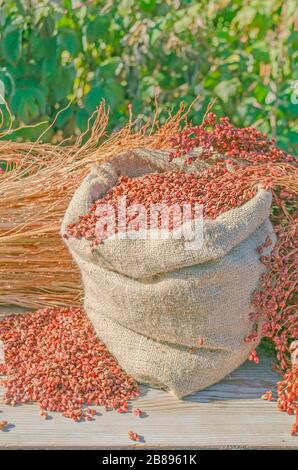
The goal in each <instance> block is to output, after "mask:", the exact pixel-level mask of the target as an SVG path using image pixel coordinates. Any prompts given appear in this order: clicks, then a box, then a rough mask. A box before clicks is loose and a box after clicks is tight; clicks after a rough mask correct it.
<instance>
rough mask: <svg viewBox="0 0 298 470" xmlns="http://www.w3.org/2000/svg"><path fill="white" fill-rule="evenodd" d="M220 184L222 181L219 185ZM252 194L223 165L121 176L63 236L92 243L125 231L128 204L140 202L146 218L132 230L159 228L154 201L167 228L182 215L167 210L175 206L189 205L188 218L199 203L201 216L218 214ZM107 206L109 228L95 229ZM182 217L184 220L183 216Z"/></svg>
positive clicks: (131, 215) (129, 215) (129, 217)
mask: <svg viewBox="0 0 298 470" xmlns="http://www.w3.org/2000/svg"><path fill="white" fill-rule="evenodd" d="M223 183H224V184H223ZM255 193H256V189H253V188H252V187H251V186H249V185H246V184H243V179H242V180H239V178H238V175H237V174H235V173H234V172H232V171H229V170H228V169H227V167H226V165H225V164H221V163H219V164H217V165H214V166H212V167H210V168H208V169H207V170H205V171H204V172H203V173H201V174H199V173H194V172H192V173H187V172H185V171H182V170H181V171H180V170H179V171H168V172H165V173H149V174H146V175H144V176H142V177H138V178H129V177H127V176H122V177H120V178H119V180H118V182H117V184H116V185H115V186H113V187H112V188H111V189H110V190H109V191H108V192H107V194H106V195H105V196H104V197H103V198H101V199H98V200H97V201H95V202H94V203H93V204H92V205H91V207H90V209H89V212H88V213H87V214H84V215H82V216H80V217H79V218H78V220H77V222H76V223H72V224H69V225H68V230H67V234H66V237H68V235H71V236H74V237H76V238H85V239H87V240H90V241H92V243H91V245H92V246H96V245H97V244H100V243H102V242H103V241H104V239H106V238H108V236H109V235H110V234H113V233H118V232H119V231H120V230H124V231H125V230H127V228H128V226H131V223H132V221H133V220H134V218H135V217H136V213H134V212H133V211H132V213H129V210H130V208H132V206H134V205H137V204H141V205H142V206H143V207H144V208H145V209H146V219H145V220H143V221H142V222H144V225H141V224H140V225H137V224H136V225H134V230H140V229H142V228H149V227H150V228H161V227H163V226H162V223H163V221H162V218H161V215H159V217H158V218H157V219H156V220H157V225H156V226H155V227H152V226H151V225H150V221H151V220H152V219H151V217H150V215H151V210H154V205H155V204H163V205H164V207H166V208H169V214H170V218H169V221H170V223H169V226H168V228H169V230H171V229H173V228H174V227H178V226H179V225H181V221H182V218H181V217H180V218H178V219H177V218H176V219H175V215H174V212H173V213H171V209H173V207H174V206H175V205H177V206H179V207H180V208H183V207H184V205H185V204H189V206H190V208H191V215H190V218H192V217H194V215H195V210H194V209H195V205H196V204H200V205H202V206H203V216H204V217H205V218H212V219H214V218H215V217H217V216H219V215H220V214H222V213H223V212H226V211H228V210H229V209H232V208H235V207H239V206H241V205H242V204H244V203H245V202H246V201H248V200H249V199H251V198H252V197H253V196H254V195H255ZM124 197H125V200H126V210H127V213H126V219H125V223H126V225H125V226H123V227H122V228H119V224H118V207H119V206H118V203H119V198H120V199H121V198H124ZM107 204H108V205H110V207H111V208H112V213H113V214H115V215H116V217H115V218H114V221H113V222H112V223H111V224H110V227H109V230H110V232H108V231H105V229H102V230H101V231H98V230H97V223H98V221H99V220H100V218H101V213H100V210H101V208H103V209H104V208H105V207H106V205H107ZM184 220H185V219H184Z"/></svg>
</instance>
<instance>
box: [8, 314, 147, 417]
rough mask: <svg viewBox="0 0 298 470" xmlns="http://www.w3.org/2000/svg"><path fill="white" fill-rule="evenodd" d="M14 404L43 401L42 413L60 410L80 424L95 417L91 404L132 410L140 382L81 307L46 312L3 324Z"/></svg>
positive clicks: (43, 414)
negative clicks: (125, 368) (101, 338)
mask: <svg viewBox="0 0 298 470" xmlns="http://www.w3.org/2000/svg"><path fill="white" fill-rule="evenodd" d="M0 339H1V340H2V341H3V343H4V356H5V363H4V364H1V365H0V375H4V376H6V377H5V378H4V380H3V384H4V386H5V396H4V398H5V401H6V403H8V404H12V405H13V404H16V403H25V402H29V401H34V402H37V403H38V404H39V405H40V407H41V410H40V415H41V416H42V417H43V418H45V419H46V418H47V417H48V414H47V411H58V412H60V413H62V414H63V416H65V417H68V418H71V419H73V420H75V421H80V420H82V419H87V420H88V419H92V416H93V415H94V414H96V410H94V409H90V408H85V405H91V404H94V405H100V406H104V407H106V408H109V409H113V408H115V409H116V408H122V409H123V410H124V411H127V410H128V401H129V400H132V399H134V398H135V397H136V396H138V395H139V390H138V385H137V383H136V382H135V380H134V379H133V378H132V377H130V376H129V375H127V374H126V373H125V372H124V371H123V370H122V369H121V368H120V366H119V365H118V364H117V362H116V360H115V359H114V357H113V356H112V355H111V354H110V353H109V351H108V350H107V348H106V347H105V345H104V344H102V343H101V342H100V341H99V340H98V339H97V338H96V336H95V334H94V332H93V329H92V326H91V324H90V322H89V320H88V318H87V316H86V314H85V313H84V312H83V311H82V310H81V309H79V308H45V309H42V310H38V311H36V312H33V313H29V314H26V315H21V316H20V315H11V316H8V317H6V318H5V319H4V320H3V321H1V322H0Z"/></svg>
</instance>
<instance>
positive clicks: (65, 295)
mask: <svg viewBox="0 0 298 470" xmlns="http://www.w3.org/2000/svg"><path fill="white" fill-rule="evenodd" d="M7 111H8V112H9V110H8V109H7ZM91 121H92V122H93V124H92V125H91V124H90V125H89V126H88V129H87V131H86V132H85V133H84V134H82V135H81V136H80V137H79V138H78V140H77V142H76V143H75V144H74V145H66V143H64V145H50V144H43V143H41V139H42V135H43V134H44V133H45V132H44V133H43V134H42V135H41V137H40V138H39V139H38V140H37V141H36V142H34V143H32V142H31V143H19V142H12V141H11V140H7V138H8V136H9V134H10V132H11V126H10V127H9V130H8V131H6V132H5V133H2V134H0V161H5V162H6V163H7V168H9V169H10V171H6V172H5V173H3V174H0V305H1V304H2V305H4V304H15V305H20V306H25V307H30V308H38V307H40V306H46V305H48V306H58V305H80V303H81V296H82V291H81V286H80V276H79V273H78V269H77V267H76V266H75V265H74V263H73V262H72V259H71V257H70V254H69V253H68V250H67V248H66V247H65V245H64V244H63V242H62V241H61V239H60V234H59V228H60V223H61V220H62V218H63V215H64V212H65V209H66V207H67V205H68V202H69V200H70V198H71V196H72V194H73V192H74V191H75V189H76V188H77V187H78V186H79V184H80V182H81V181H82V179H83V178H84V176H85V175H86V174H87V172H88V171H89V170H90V168H91V167H92V165H93V164H94V163H95V162H100V161H103V160H105V159H109V158H110V157H112V156H113V155H115V154H117V153H120V152H123V151H128V150H132V149H135V148H140V147H146V148H154V149H165V148H167V147H169V144H168V142H169V139H170V138H171V136H172V135H173V134H175V132H177V130H178V129H179V128H180V126H181V125H182V123H185V122H186V121H187V111H185V109H184V107H183V106H181V107H180V109H179V111H178V112H177V113H176V114H175V115H173V116H169V118H168V119H167V121H166V122H165V124H163V125H162V126H159V125H158V123H157V112H156V113H155V115H154V119H153V121H152V122H147V124H145V125H143V126H140V127H139V128H138V129H136V125H135V123H133V122H132V119H131V117H130V120H129V123H128V124H127V125H126V126H125V127H124V128H122V129H121V130H119V131H117V132H114V133H112V134H111V135H110V136H107V133H106V127H107V123H108V112H107V111H106V109H105V106H104V103H101V104H100V106H99V107H98V109H97V111H96V113H95V115H94V116H92V117H91V118H90V120H89V123H91ZM52 125H53V124H52ZM87 137H88V138H87ZM12 162H14V163H12Z"/></svg>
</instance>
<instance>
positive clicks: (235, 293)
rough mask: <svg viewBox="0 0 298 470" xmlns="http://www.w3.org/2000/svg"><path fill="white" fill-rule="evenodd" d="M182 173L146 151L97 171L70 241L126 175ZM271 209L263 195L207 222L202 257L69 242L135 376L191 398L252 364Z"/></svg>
mask: <svg viewBox="0 0 298 470" xmlns="http://www.w3.org/2000/svg"><path fill="white" fill-rule="evenodd" d="M175 167H176V165H175V164H174V163H169V162H168V156H167V154H166V153H164V152H153V151H150V152H148V151H145V150H140V151H135V152H131V153H129V154H122V155H120V156H117V157H114V158H113V159H112V160H110V161H109V162H108V163H104V164H102V165H99V166H97V167H96V168H94V170H93V171H92V172H91V174H89V175H88V176H87V177H86V178H85V180H84V181H83V182H82V184H81V186H80V187H79V188H78V190H77V191H76V193H75V194H74V196H73V198H72V200H71V202H70V204H69V207H68V209H67V211H66V214H65V217H64V220H63V223H62V234H65V233H66V228H67V225H68V224H69V223H73V222H76V221H77V218H78V216H79V215H82V214H85V213H86V212H87V211H88V208H89V206H90V204H91V203H92V202H93V201H94V200H96V199H98V198H99V197H102V196H103V195H104V194H105V193H106V192H107V190H108V189H109V188H111V187H112V186H113V185H114V184H115V183H116V181H117V179H118V177H119V175H120V174H121V175H128V176H139V175H142V174H144V173H147V172H152V171H155V172H156V171H164V170H167V169H169V168H175ZM193 169H195V166H193V167H191V170H193ZM270 206H271V193H270V192H268V191H264V190H263V189H259V190H258V192H257V194H256V196H255V197H254V198H253V199H252V200H250V201H249V202H247V203H246V204H244V205H243V206H241V207H239V208H237V209H232V210H230V211H228V212H226V213H224V214H222V215H220V216H219V217H218V218H217V219H215V220H205V221H204V242H203V246H202V247H201V248H199V249H196V250H185V240H183V239H179V240H176V239H175V240H174V239H167V240H152V239H151V240H144V239H142V240H139V239H136V240H127V239H126V240H115V239H107V240H105V242H104V243H103V244H102V245H99V246H98V248H97V249H96V250H95V252H94V251H92V250H91V247H90V242H88V241H87V240H85V239H81V240H78V239H75V238H73V237H69V238H68V239H66V240H65V242H66V244H67V245H68V247H69V249H70V251H71V253H72V255H73V257H74V259H75V261H76V262H77V264H78V266H79V267H80V270H81V273H82V280H83V284H84V292H85V299H84V307H85V310H86V312H87V314H88V316H89V318H90V320H91V321H92V323H93V326H94V329H95V331H96V333H97V335H98V336H99V337H100V339H101V340H102V341H103V342H104V343H105V344H106V345H107V347H108V348H109V350H110V351H111V352H112V354H114V356H115V357H116V358H117V360H118V361H119V363H120V364H121V366H122V367H123V368H124V369H125V370H126V371H127V372H128V373H130V374H132V375H133V376H134V377H135V378H136V379H138V380H139V381H141V382H146V383H148V384H151V385H153V386H157V387H161V388H164V389H167V390H170V391H171V392H173V393H174V394H175V395H176V396H178V397H183V396H185V395H188V394H191V393H193V392H195V391H198V390H200V389H203V388H205V387H207V386H209V385H211V384H213V383H215V382H218V381H219V380H221V379H222V378H224V377H225V376H226V375H227V374H229V373H230V372H231V371H232V370H233V369H235V368H236V367H238V366H239V365H240V364H241V363H243V362H244V361H245V360H246V359H247V357H248V355H249V352H250V351H251V350H252V349H253V348H254V347H255V346H256V345H257V344H258V342H259V339H260V329H261V321H262V320H261V319H260V320H259V324H258V338H257V339H256V341H254V342H253V343H249V344H247V343H245V342H244V338H245V337H246V336H247V335H249V334H250V333H251V332H252V330H253V328H254V325H253V323H252V321H251V320H250V318H249V313H250V312H251V311H252V307H251V296H252V293H253V291H254V290H255V289H256V287H257V285H258V281H259V277H260V275H261V274H262V273H263V272H264V265H263V264H262V263H260V261H259V255H258V254H257V252H256V248H257V247H258V246H259V245H260V244H261V243H263V242H264V240H265V238H266V237H267V235H269V236H270V237H271V239H272V240H273V241H275V237H274V233H273V229H272V226H271V223H270V222H269V219H268V217H269V213H270ZM268 250H270V248H268ZM193 348H195V350H194V349H193Z"/></svg>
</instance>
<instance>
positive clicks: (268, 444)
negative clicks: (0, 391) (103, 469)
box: [0, 309, 298, 449]
mask: <svg viewBox="0 0 298 470" xmlns="http://www.w3.org/2000/svg"><path fill="white" fill-rule="evenodd" d="M15 310H16V309H12V310H11V311H15ZM1 311H2V313H0V318H1V315H2V316H3V314H4V313H7V312H8V311H9V310H8V309H2V310H1ZM270 363H271V359H270V358H268V357H267V356H266V355H264V354H262V355H261V361H260V364H259V365H256V364H254V363H249V362H247V363H246V364H244V365H243V366H242V367H240V368H239V369H238V370H236V371H235V372H234V373H232V374H231V375H230V376H229V377H227V378H226V379H225V380H224V381H222V382H221V383H219V384H216V385H214V386H212V387H210V388H208V389H207V390H204V391H202V392H199V393H197V394H196V395H194V396H191V397H188V398H187V399H184V400H182V401H181V400H177V399H176V398H174V397H173V396H171V395H169V394H167V393H165V392H163V391H160V390H153V389H149V388H147V387H142V390H143V392H144V394H143V396H142V397H141V398H139V399H138V400H136V401H135V402H134V403H133V407H138V408H140V409H141V410H142V411H144V412H145V413H146V417H143V418H137V417H136V416H134V415H133V414H132V413H126V414H118V413H116V412H114V411H110V412H105V411H103V410H101V413H102V414H101V415H99V416H96V419H95V420H94V421H91V422H90V421H89V422H88V421H87V422H82V423H74V422H72V421H70V420H68V419H66V418H63V417H62V416H60V415H58V414H55V413H52V414H51V416H52V418H51V419H49V420H46V421H45V420H43V419H42V418H41V417H40V416H39V409H38V407H37V406H36V405H28V404H26V405H22V406H16V407H11V406H7V405H5V404H3V403H1V402H0V420H2V419H5V420H7V421H9V422H10V423H11V426H10V427H9V428H8V429H7V431H4V432H0V448H1V449H11V448H19V449H24V448H35V449H36V448H47V449H49V448H51V449H54V448H60V449H61V448H62V449H66V448H97V449H100V448H104V449H113V448H129V447H135V445H134V444H133V443H132V441H130V440H129V439H128V435H127V433H128V431H129V430H132V431H135V432H137V433H138V434H140V435H141V436H143V442H141V443H140V444H137V446H136V447H139V448H151V449H155V448H160V447H161V448H179V449H181V448H197V449H202V448H203V449H204V448H266V449H269V448H270V449H272V448H289V449H290V448H296V449H298V437H293V436H291V435H290V428H291V425H292V423H293V419H294V418H293V417H291V416H288V415H287V414H286V413H281V412H279V411H278V410H277V408H276V403H274V402H266V401H263V400H261V399H260V396H261V395H262V393H263V392H264V391H265V390H267V389H270V388H271V387H272V386H273V385H274V384H275V382H276V380H277V379H278V375H277V374H276V373H275V372H273V371H272V370H271V368H270Z"/></svg>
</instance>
